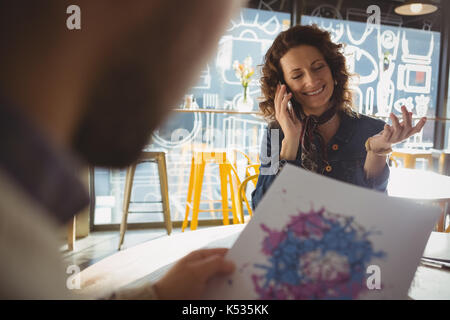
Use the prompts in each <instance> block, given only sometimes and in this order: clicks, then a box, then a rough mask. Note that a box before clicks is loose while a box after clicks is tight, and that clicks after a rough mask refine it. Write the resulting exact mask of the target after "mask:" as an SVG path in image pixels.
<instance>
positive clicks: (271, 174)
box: [252, 114, 389, 209]
mask: <svg viewBox="0 0 450 320" xmlns="http://www.w3.org/2000/svg"><path fill="white" fill-rule="evenodd" d="M384 125H385V122H384V121H382V120H379V119H374V118H371V117H368V116H365V115H356V114H355V116H354V117H351V116H349V115H347V114H341V123H340V126H339V128H338V130H337V132H336V134H335V135H334V136H333V137H332V138H331V139H330V141H329V142H328V144H327V146H326V152H327V162H328V166H327V168H326V169H327V170H323V172H322V174H323V175H324V176H327V177H330V178H334V179H337V180H340V181H343V182H348V183H351V184H354V185H357V186H361V187H365V188H369V189H374V190H379V191H382V192H386V187H387V184H388V179H389V166H388V164H387V162H386V166H385V167H384V169H383V171H382V173H381V174H380V175H379V176H377V177H375V178H371V179H367V178H366V176H365V173H364V163H365V161H366V155H367V152H366V148H365V142H366V140H367V139H368V138H370V137H372V136H374V135H376V134H378V133H379V132H381V131H382V130H383V128H384ZM277 137H278V139H277ZM283 138H284V135H283V132H282V130H281V129H278V128H274V127H273V126H271V125H269V126H268V128H267V130H266V132H265V134H264V137H263V142H262V146H261V156H260V159H261V166H260V175H259V177H258V183H257V184H256V189H255V190H254V191H253V192H252V208H253V209H255V208H256V206H257V205H258V203H259V202H260V201H261V199H262V197H263V196H264V194H265V193H266V191H267V189H268V188H269V187H270V185H271V184H272V182H273V181H274V180H275V178H276V177H277V174H278V171H279V166H280V163H281V164H282V163H285V162H287V163H290V164H293V165H295V166H298V167H301V164H302V162H301V152H302V150H301V145H299V148H298V152H297V157H296V159H295V160H293V161H285V160H281V162H280V161H279V154H280V151H281V142H282V140H283ZM277 140H278V141H277ZM272 150H274V152H272ZM275 150H278V152H275ZM319 150H320V149H319ZM272 153H273V154H272ZM299 187H301V181H299Z"/></svg>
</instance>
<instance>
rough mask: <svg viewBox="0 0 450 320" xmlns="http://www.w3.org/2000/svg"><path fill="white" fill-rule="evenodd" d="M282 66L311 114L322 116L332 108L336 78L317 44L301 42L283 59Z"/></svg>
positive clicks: (285, 74) (307, 111)
mask: <svg viewBox="0 0 450 320" xmlns="http://www.w3.org/2000/svg"><path fill="white" fill-rule="evenodd" d="M280 65H281V68H282V70H283V75H284V80H285V82H286V84H287V86H288V87H289V89H290V91H291V92H292V94H293V96H294V98H295V100H297V102H299V103H300V104H301V105H302V107H303V111H304V112H305V113H306V114H307V115H309V114H313V115H321V114H322V113H323V112H324V111H325V110H327V109H328V107H329V103H330V99H331V96H332V95H333V90H334V80H333V76H332V74H331V70H330V68H329V66H328V64H327V62H326V61H325V58H324V57H323V55H322V53H320V51H319V50H318V49H317V48H316V47H314V46H309V45H300V46H298V47H294V48H291V49H289V51H288V52H287V53H286V54H285V55H284V56H283V57H282V58H281V59H280Z"/></svg>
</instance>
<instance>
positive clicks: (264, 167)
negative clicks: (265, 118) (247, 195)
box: [252, 127, 300, 210]
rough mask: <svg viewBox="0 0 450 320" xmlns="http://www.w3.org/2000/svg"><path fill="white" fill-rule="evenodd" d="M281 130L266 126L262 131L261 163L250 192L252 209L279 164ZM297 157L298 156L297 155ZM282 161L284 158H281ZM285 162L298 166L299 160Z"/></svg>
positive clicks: (273, 178)
mask: <svg viewBox="0 0 450 320" xmlns="http://www.w3.org/2000/svg"><path fill="white" fill-rule="evenodd" d="M282 140H283V132H282V131H281V129H277V128H270V127H268V128H267V130H266V132H265V133H264V136H263V139H262V143H261V154H260V159H261V165H260V167H259V172H260V173H259V177H258V182H257V184H256V188H255V190H253V192H252V209H253V210H255V208H256V207H257V205H258V203H259V202H260V201H261V199H262V197H263V196H264V194H265V193H266V191H267V189H269V187H270V185H271V184H272V183H273V181H274V180H275V178H276V177H277V174H278V168H279V166H280V160H279V159H280V151H281V141H282ZM297 159H299V156H297ZM283 161H284V160H283ZM285 162H287V163H290V164H293V165H296V166H300V162H299V160H295V161H285Z"/></svg>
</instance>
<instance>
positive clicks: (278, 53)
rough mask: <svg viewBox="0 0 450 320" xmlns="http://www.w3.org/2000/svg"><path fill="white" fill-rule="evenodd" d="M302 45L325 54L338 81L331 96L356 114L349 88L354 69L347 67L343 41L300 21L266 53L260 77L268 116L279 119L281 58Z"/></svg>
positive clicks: (343, 108)
mask: <svg viewBox="0 0 450 320" xmlns="http://www.w3.org/2000/svg"><path fill="white" fill-rule="evenodd" d="M300 45H310V46H314V47H316V48H317V49H319V51H320V52H321V53H322V54H323V56H324V58H325V61H326V62H327V64H328V66H329V67H330V70H331V74H332V76H333V79H334V80H335V82H336V85H335V87H334V91H333V95H332V97H331V99H332V100H334V102H335V103H336V105H337V108H338V111H341V112H345V113H347V114H350V115H352V114H354V113H353V110H352V109H353V103H352V93H351V91H350V89H349V88H348V83H349V77H350V73H349V72H348V71H347V67H346V64H345V57H344V55H343V53H342V46H343V45H342V44H336V43H334V42H332V41H331V37H330V34H329V33H328V32H327V31H322V30H320V29H319V28H318V27H317V26H316V25H312V26H301V25H296V26H294V27H291V28H289V29H288V30H286V31H283V32H281V33H280V34H279V35H278V36H277V37H276V39H275V40H274V42H273V44H272V46H271V47H270V48H269V50H268V51H267V53H266V55H265V57H264V64H263V66H262V77H261V79H260V83H261V91H262V94H263V101H262V102H260V103H259V108H260V109H261V111H262V112H263V114H264V117H265V118H266V119H267V120H268V121H276V120H275V106H274V98H275V92H276V87H277V84H278V82H282V83H285V82H284V78H283V70H282V69H281V65H280V59H281V58H282V57H283V56H284V55H285V54H286V53H287V52H288V51H289V49H291V48H294V47H297V46H300ZM296 104H297V103H296Z"/></svg>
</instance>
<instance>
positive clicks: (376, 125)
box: [355, 119, 390, 192]
mask: <svg viewBox="0 0 450 320" xmlns="http://www.w3.org/2000/svg"><path fill="white" fill-rule="evenodd" d="M362 123H363V125H362V126H361V128H360V129H361V130H362V132H361V135H366V136H365V137H364V139H367V138H368V137H372V136H374V135H376V134H378V133H380V132H381V131H382V130H383V128H384V125H385V122H384V121H382V120H379V119H376V120H375V119H368V120H367V121H364V122H362ZM364 141H365V140H364ZM364 149H365V147H364ZM364 154H365V156H364V161H363V162H362V165H361V167H359V168H358V169H357V170H356V172H355V184H356V185H359V186H362V187H365V188H369V189H373V190H378V191H381V192H386V188H387V185H388V182H389V174H390V169H389V166H388V164H387V162H386V165H385V166H384V169H383V171H382V172H381V174H380V175H379V176H378V177H375V178H371V179H367V178H366V174H365V172H364V164H365V159H366V157H367V153H366V152H365V150H364Z"/></svg>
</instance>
